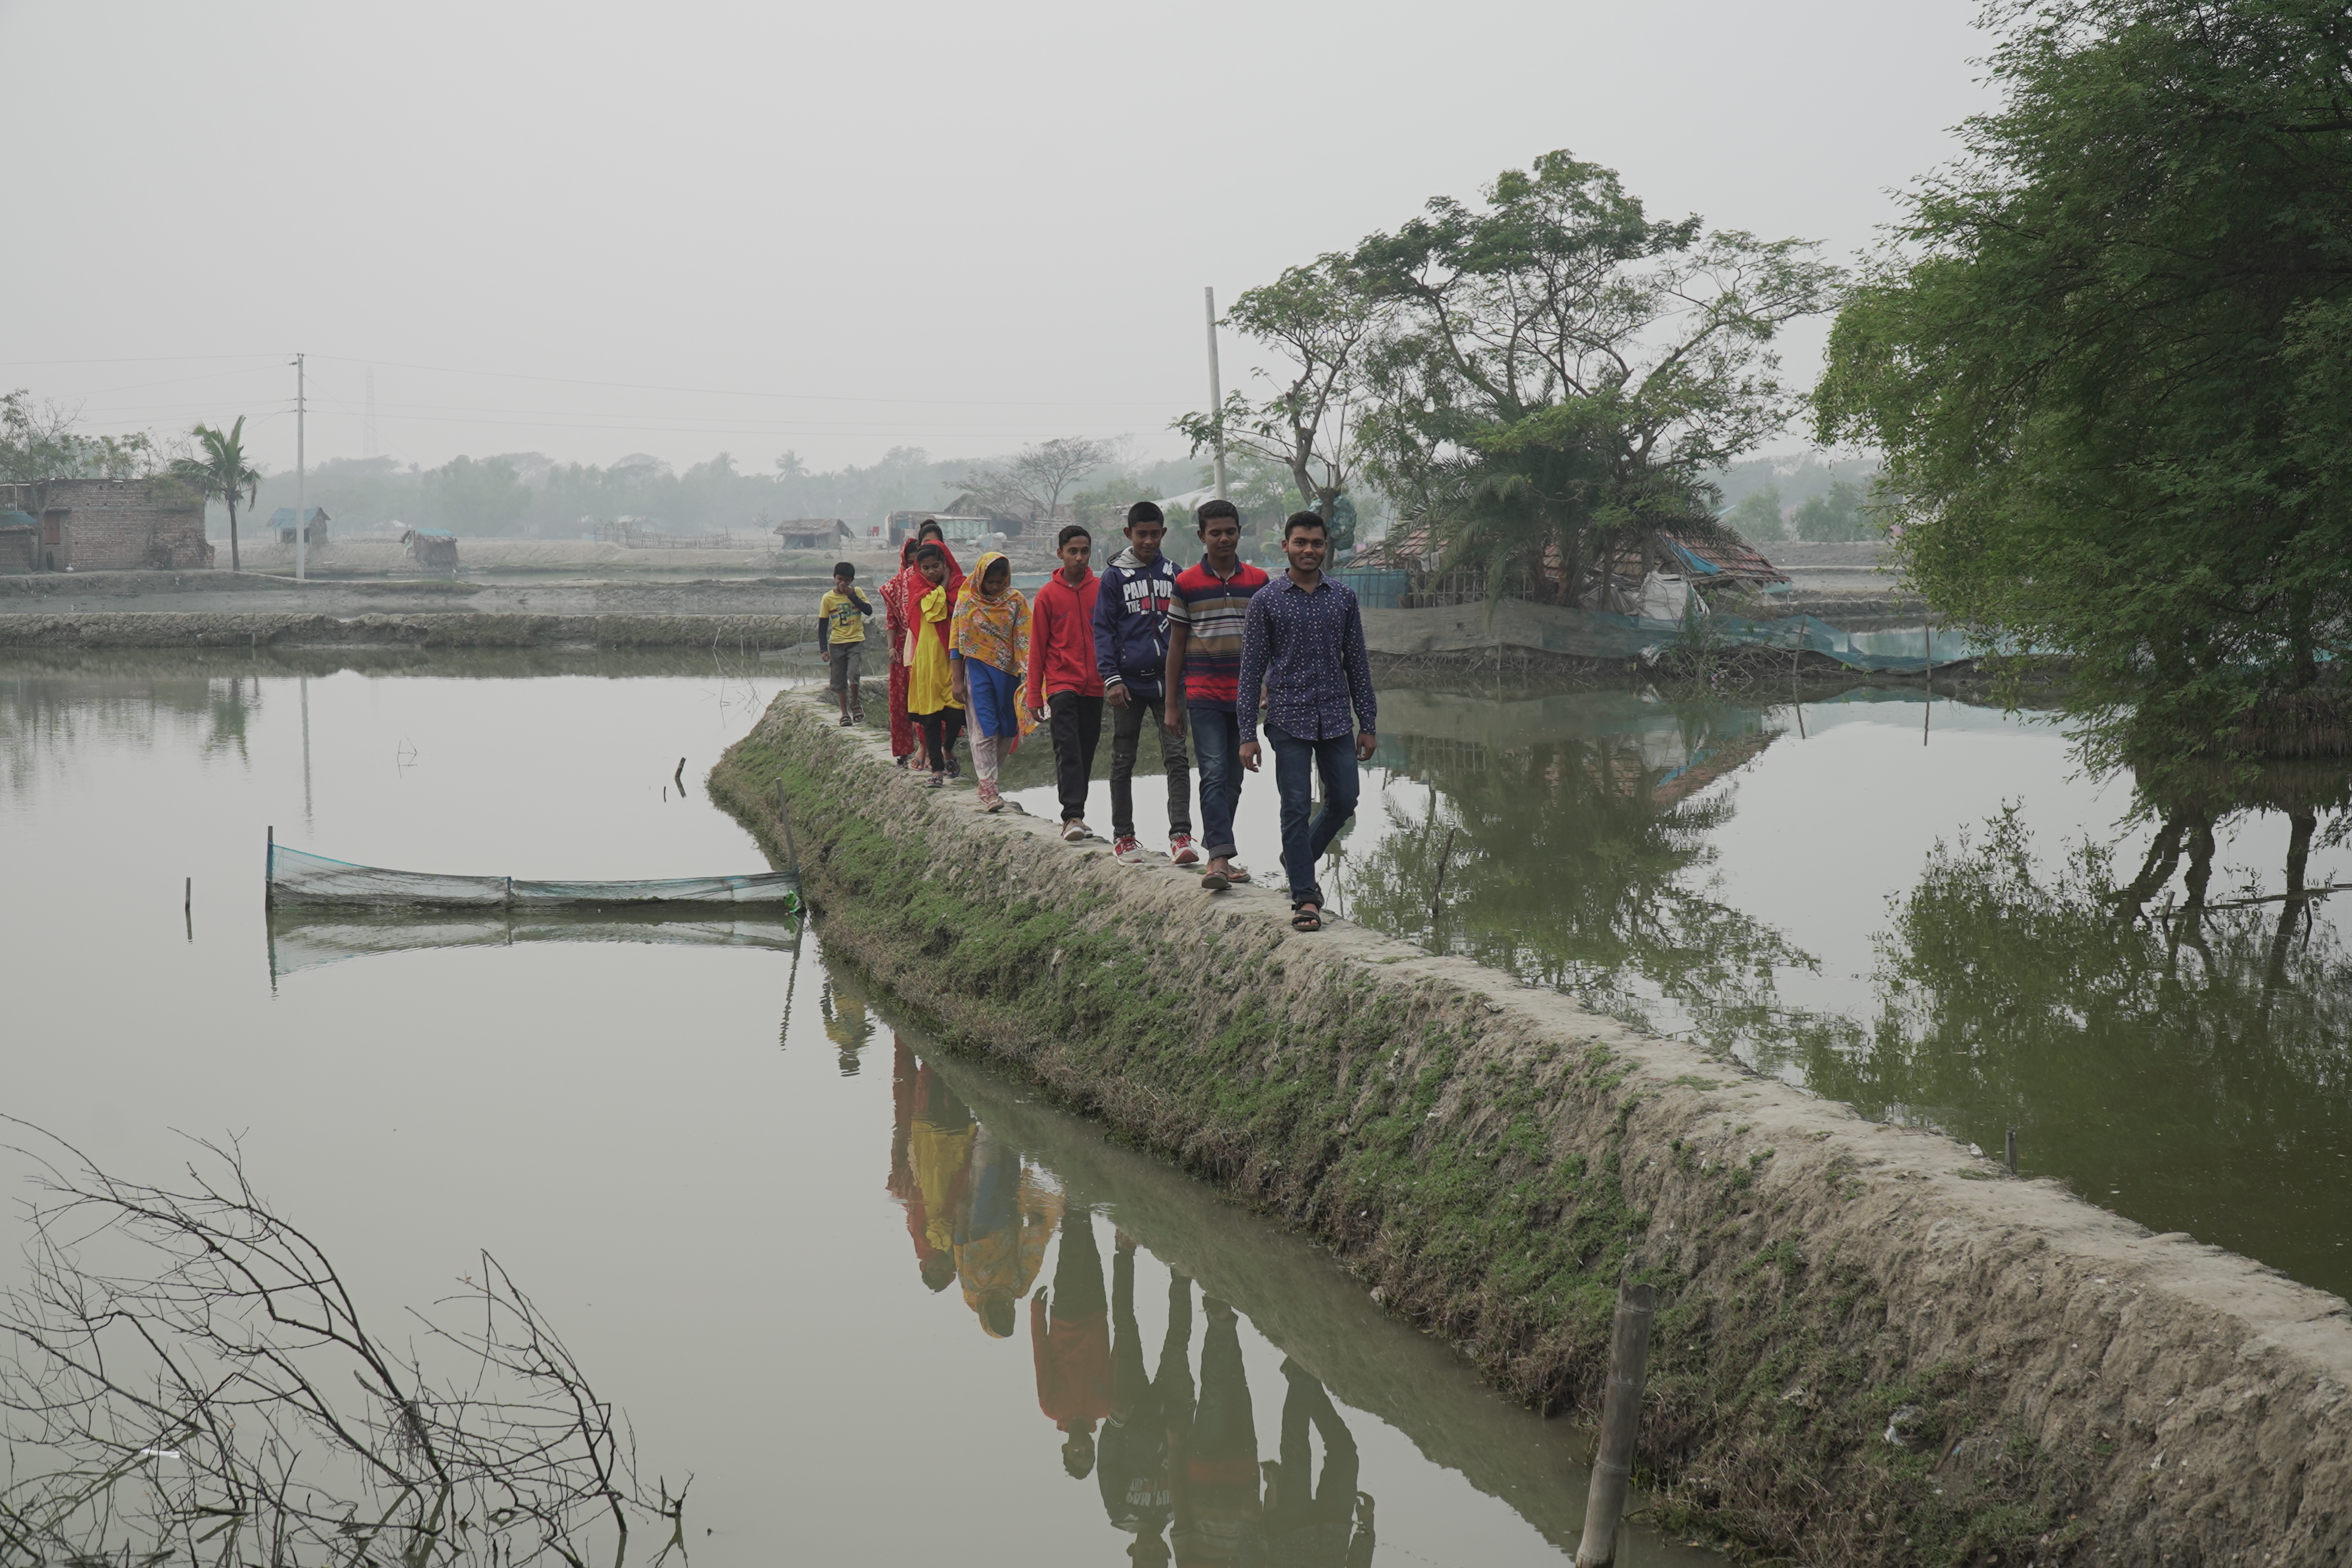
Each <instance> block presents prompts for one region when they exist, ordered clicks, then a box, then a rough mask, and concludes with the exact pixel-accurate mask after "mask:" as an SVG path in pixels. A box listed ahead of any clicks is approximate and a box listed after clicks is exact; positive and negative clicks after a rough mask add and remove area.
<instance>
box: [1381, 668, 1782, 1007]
mask: <svg viewBox="0 0 2352 1568" xmlns="http://www.w3.org/2000/svg"><path fill="white" fill-rule="evenodd" d="M1635 714H1636V722H1642V721H1646V722H1643V723H1642V727H1639V728H1635V727H1633V726H1632V725H1626V726H1624V727H1622V728H1618V729H1614V730H1612V731H1603V732H1598V733H1588V734H1578V735H1567V736H1561V735H1557V734H1554V735H1548V736H1545V737H1543V738H1540V739H1533V740H1528V741H1526V742H1523V743H1520V744H1517V745H1509V746H1506V745H1500V744H1494V743H1490V742H1483V741H1471V742H1465V741H1460V740H1452V739H1435V738H1425V737H1422V736H1414V735H1405V736H1401V737H1391V738H1389V739H1388V741H1386V742H1384V743H1387V744H1391V745H1393V746H1396V747H1397V748H1398V750H1399V751H1400V752H1402V757H1403V759H1404V762H1403V768H1402V771H1403V772H1405V773H1407V774H1408V775H1409V776H1410V777H1412V778H1413V779H1415V780H1417V781H1418V782H1420V783H1422V784H1426V785H1428V786H1429V794H1428V796H1427V804H1426V805H1425V806H1424V807H1423V809H1422V811H1421V813H1420V815H1419V816H1418V817H1417V818H1416V817H1415V816H1414V815H1413V814H1412V810H1411V808H1409V807H1408V806H1406V805H1403V804H1402V803H1401V802H1400V800H1399V799H1398V797H1397V795H1395V794H1390V795H1386V796H1385V797H1384V798H1385V800H1386V804H1387V810H1388V814H1389V823H1388V826H1389V832H1388V834H1387V835H1386V837H1383V838H1381V840H1380V841H1379V842H1378V843H1377V844H1376V845H1375V846H1374V847H1372V848H1371V849H1370V851H1369V852H1366V853H1363V854H1360V855H1358V856H1355V857H1351V862H1352V864H1351V873H1350V874H1351V881H1350V884H1349V886H1350V890H1351V894H1352V896H1351V899H1350V901H1349V913H1350V914H1351V915H1353V916H1354V917H1355V918H1356V919H1358V920H1360V921H1362V922H1363V923H1364V924H1366V925H1369V926H1371V927H1373V928H1375V929H1377V930H1381V931H1389V932H1391V934H1394V935H1398V936H1403V937H1408V938H1412V939H1414V940H1418V941H1421V942H1424V943H1425V944H1427V945H1429V946H1431V947H1433V948H1435V949H1438V950H1441V951H1445V952H1456V953H1460V954H1462V955H1463V956H1465V957H1468V958H1473V959H1475V960H1476V961H1478V962H1479V963H1486V964H1491V965H1493V966H1495V967H1496V968H1499V969H1506V970H1508V971H1510V972H1511V973H1515V974H1517V975H1518V976H1520V977H1521V978H1522V979H1526V980H1530V981H1537V982H1540V983H1542V984H1549V985H1555V986H1558V987H1559V988H1560V989H1561V990H1564V991H1566V992H1569V993H1570V994H1572V995H1574V996H1576V997H1577V998H1578V999H1579V1000H1580V1001H1581V1002H1582V1003H1584V1005H1586V1006H1588V1007H1591V1008H1592V1009H1593V1010H1595V1011H1596V1012H1602V1013H1607V1014H1609V1015H1611V1016H1615V1017H1619V1018H1622V1019H1624V1020H1625V1021H1627V1022H1629V1023H1633V1024H1635V1025H1638V1026H1643V1027H1645V1028H1670V1029H1674V1030H1675V1031H1676V1032H1687V1033H1689V1034H1690V1035H1692V1036H1693V1037H1695V1038H1697V1039H1699V1040H1702V1041H1704V1042H1706V1043H1708V1044H1711V1045H1716V1046H1719V1047H1727V1048H1728V1047H1752V1046H1755V1045H1757V1044H1759V1043H1760V1042H1762V1041H1765V1040H1768V1039H1771V1038H1775V1037H1780V1036H1781V1035H1783V1034H1785V1033H1786V1032H1787V1031H1788V1030H1789V1029H1790V1028H1792V1027H1810V1026H1812V1025H1811V1023H1810V1021H1808V1020H1804V1019H1800V1018H1792V1017H1790V1016H1787V1015H1786V1009H1785V1008H1784V1007H1783V1006H1782V1005H1781V1004H1780V1000H1779V996H1778V991H1777V987H1776V985H1775V983H1774V971H1775V970H1776V969H1777V968H1780V967H1784V966H1801V967H1806V968H1811V967H1813V965H1814V961H1813V959H1812V958H1811V956H1810V955H1809V954H1807V953H1805V952H1803V951H1802V950H1801V949H1800V948H1798V947H1797V946H1796V945H1795V944H1794V943H1793V942H1790V940H1789V939H1788V938H1787V937H1786V936H1785V935H1783V934H1782V933H1781V932H1780V931H1777V930H1775V929H1774V928H1773V927H1771V926H1769V925H1768V924H1766V923H1764V922H1763V921H1758V920H1756V919H1754V918H1752V917H1750V916H1748V915H1746V914H1743V913H1741V912H1740V911H1739V910H1736V909H1734V908H1732V907H1731V906H1730V905H1728V904H1727V903H1725V902H1724V901H1723V900H1721V899H1719V898H1717V896H1716V891H1715V889H1714V888H1713V886H1712V885H1711V879H1710V877H1709V876H1708V869H1709V868H1710V866H1711V865H1712V864H1713V862H1714V859H1715V855H1716V851H1715V848H1714V846H1713V844H1712V843H1711V842H1710V840H1711V838H1712V837H1713V835H1714V834H1715V833H1716V832H1717V830H1718V829H1720V828H1722V827H1723V826H1726V825H1727V824H1728V823H1729V822H1730V821H1731V819H1732V816H1733V814H1734V812H1735V810H1736V809H1737V807H1736V802H1735V800H1734V798H1733V795H1732V794H1731V793H1730V792H1728V791H1724V792H1718V793H1717V794H1714V795H1708V796H1706V797H1705V798H1702V793H1703V792H1704V791H1705V790H1706V786H1707V785H1708V784H1712V783H1714V782H1716V781H1717V780H1718V779H1721V778H1723V777H1725V776H1727V774H1729V773H1733V772H1734V771H1735V770H1737V769H1738V768H1739V767H1740V766H1742V765H1744V764H1745V763H1748V762H1749V761H1750V760H1752V759H1753V758H1755V757H1756V756H1758V755H1759V754H1760V753H1761V752H1763V751H1764V749H1765V748H1766V747H1767V746H1769V745H1770V744H1771V743H1772V742H1773V741H1774V740H1775V739H1776V738H1777V736H1778V731H1775V730H1771V729H1768V728H1766V727H1764V724H1763V721H1762V716H1761V715H1760V714H1757V713H1754V712H1751V711H1748V710H1741V709H1737V708H1731V707H1727V706H1724V705H1720V704H1714V703H1708V704H1703V705H1692V706H1685V707H1675V708H1669V707H1664V706H1663V705H1659V706H1640V707H1637V708H1636V709H1635ZM1449 838H1450V841H1451V853H1450V855H1448V853H1447V846H1448V843H1449ZM1441 857H1445V858H1446V859H1447V868H1446V872H1445V881H1444V889H1445V891H1444V901H1443V905H1442V907H1441V908H1440V910H1439V912H1438V916H1437V919H1436V920H1435V921H1434V922H1433V921H1432V920H1431V918H1430V895H1431V890H1432V889H1433V887H1434V886H1435V885H1436V881H1437V870H1438V861H1439V859H1440V858H1441ZM1662 1004H1663V1005H1662Z"/></svg>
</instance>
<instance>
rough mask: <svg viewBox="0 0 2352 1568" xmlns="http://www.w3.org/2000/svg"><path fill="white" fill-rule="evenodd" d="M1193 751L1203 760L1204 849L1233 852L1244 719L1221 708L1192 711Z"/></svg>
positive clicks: (1213, 855) (1213, 853)
mask: <svg viewBox="0 0 2352 1568" xmlns="http://www.w3.org/2000/svg"><path fill="white" fill-rule="evenodd" d="M1192 752H1193V754H1194V755H1196V756H1198V757H1199V758H1200V759H1201V841H1202V842H1201V852H1202V854H1204V855H1206V856H1208V857H1209V858H1211V859H1215V858H1217V857H1218V856H1220V855H1231V854H1232V853H1233V852H1234V811H1235V810H1236V809H1238V808H1239V806H1240V805H1241V803H1242V754H1241V753H1242V721H1240V720H1239V719H1238V718H1236V717H1234V715H1233V714H1232V713H1229V712H1227V711H1226V710H1223V709H1222V708H1195V709H1193V710H1192Z"/></svg>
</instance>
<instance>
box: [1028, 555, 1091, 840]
mask: <svg viewBox="0 0 2352 1568" xmlns="http://www.w3.org/2000/svg"><path fill="white" fill-rule="evenodd" d="M1054 549H1055V553H1056V554H1057V555H1059V556H1060V557H1061V558H1062V569H1061V570H1060V571H1058V572H1056V573H1055V574H1053V575H1052V576H1051V577H1048V578H1046V579H1045V586H1044V587H1042V588H1040V589H1038V590H1037V592H1036V595H1035V596H1034V598H1032V599H1031V601H1030V604H1029V691H1028V698H1027V700H1028V703H1029V711H1030V712H1031V713H1032V714H1033V715H1034V717H1035V718H1036V720H1037V721H1038V722H1039V723H1041V724H1045V725H1046V726H1047V727H1048V729H1049V730H1050V731H1051V733H1052V734H1053V737H1054V773H1055V781H1056V783H1057V784H1059V786H1060V791H1061V796H1062V838H1063V841H1064V842H1065V843H1069V844H1076V843H1080V842H1082V841H1084V840H1086V839H1088V838H1091V837H1094V832H1093V830H1092V829H1091V828H1089V827H1087V823H1086V816H1087V784H1088V782H1089V781H1090V780H1092V778H1093V777H1094V771H1095V746H1096V744H1097V742H1100V741H1101V739H1102V718H1103V684H1102V677H1101V675H1100V674H1098V673H1097V670H1096V668H1095V630H1094V627H1095V595H1096V594H1097V592H1098V591H1099V589H1100V587H1101V584H1102V580H1101V579H1100V578H1098V577H1097V576H1096V575H1095V574H1094V573H1093V572H1091V571H1090V570H1088V568H1087V563H1089V562H1091V561H1092V560H1093V559H1094V550H1095V539H1094V535H1093V534H1091V533H1088V532H1087V531H1086V530H1085V529H1083V528H1080V527H1079V526H1078V525H1077V524H1076V523H1075V522H1074V523H1071V524H1070V525H1069V526H1068V527H1066V528H1065V529H1063V530H1062V531H1061V533H1060V534H1059V535H1058V536H1057V537H1056V538H1055V542H1054Z"/></svg>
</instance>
